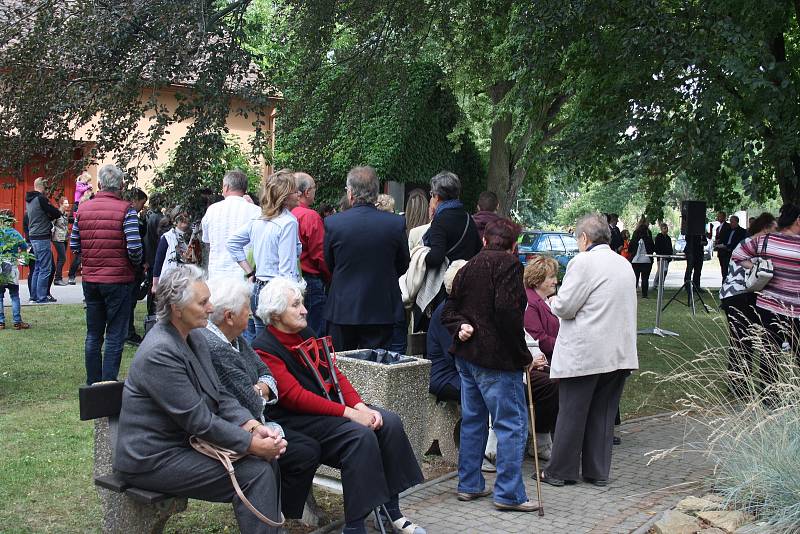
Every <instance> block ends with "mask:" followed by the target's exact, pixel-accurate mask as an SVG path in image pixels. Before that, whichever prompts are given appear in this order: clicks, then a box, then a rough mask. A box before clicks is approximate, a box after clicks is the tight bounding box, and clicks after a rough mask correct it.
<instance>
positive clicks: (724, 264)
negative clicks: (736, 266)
mask: <svg viewBox="0 0 800 534" xmlns="http://www.w3.org/2000/svg"><path fill="white" fill-rule="evenodd" d="M732 255H733V252H731V251H730V250H718V251H717V259H718V260H719V268H720V270H721V271H722V281H723V282H724V281H725V278H727V276H728V267H729V266H730V261H731V256H732Z"/></svg>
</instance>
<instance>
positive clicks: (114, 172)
mask: <svg viewBox="0 0 800 534" xmlns="http://www.w3.org/2000/svg"><path fill="white" fill-rule="evenodd" d="M124 176H125V174H124V173H123V172H122V169H120V168H119V167H117V166H116V165H112V164H110V163H108V164H106V165H103V166H102V167H100V170H99V171H97V181H98V182H100V186H101V187H102V188H103V191H119V190H120V189H122V179H123V177H124Z"/></svg>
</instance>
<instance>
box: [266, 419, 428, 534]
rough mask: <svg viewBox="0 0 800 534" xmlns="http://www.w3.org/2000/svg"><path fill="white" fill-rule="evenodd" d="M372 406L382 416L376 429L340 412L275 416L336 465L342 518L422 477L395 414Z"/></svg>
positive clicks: (364, 509)
mask: <svg viewBox="0 0 800 534" xmlns="http://www.w3.org/2000/svg"><path fill="white" fill-rule="evenodd" d="M375 409H376V410H378V411H380V412H381V415H382V416H383V426H382V427H381V428H380V429H379V430H377V431H373V430H370V429H369V428H367V427H365V426H363V425H360V424H358V423H354V422H352V421H350V420H349V419H347V418H345V417H333V416H325V415H289V416H285V417H281V418H279V419H277V421H278V422H279V423H280V424H281V426H282V427H283V428H284V429H291V430H295V431H298V432H301V433H303V434H305V435H306V436H308V437H311V438H313V439H314V440H316V441H317V443H319V446H320V449H321V450H322V456H321V461H322V463H323V464H325V465H328V466H330V467H335V468H337V469H340V470H341V472H342V488H343V490H344V517H345V520H346V521H356V520H359V519H361V518H363V517H365V516H366V515H367V514H369V513H370V512H371V511H372V510H374V509H375V508H377V507H378V506H380V505H381V504H385V503H386V502H387V501H388V500H389V499H390V498H391V497H393V496H395V495H397V494H399V493H400V492H402V491H404V490H406V489H408V488H410V487H412V486H415V485H417V484H419V483H421V482H422V481H423V477H422V471H421V470H420V468H419V465H418V464H417V459H416V458H415V457H414V451H413V450H412V448H411V443H409V441H408V436H406V432H405V430H404V429H403V423H402V421H400V417H398V415H397V414H396V413H394V412H390V411H388V410H384V409H381V408H375ZM287 439H288V438H287Z"/></svg>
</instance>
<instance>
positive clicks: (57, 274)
mask: <svg viewBox="0 0 800 534" xmlns="http://www.w3.org/2000/svg"><path fill="white" fill-rule="evenodd" d="M53 246H54V247H55V248H56V268H55V269H53V276H52V277H53V279H54V280H55V281H56V282H58V281H59V280H61V277H62V276H63V273H64V264H65V263H67V242H66V241H53Z"/></svg>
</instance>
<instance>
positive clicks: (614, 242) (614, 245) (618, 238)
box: [606, 213, 625, 254]
mask: <svg viewBox="0 0 800 534" xmlns="http://www.w3.org/2000/svg"><path fill="white" fill-rule="evenodd" d="M606 220H607V221H608V229H609V230H610V231H611V241H609V242H608V246H609V247H610V248H611V250H613V251H614V252H616V253H617V254H619V253H620V251H621V250H622V246H623V245H624V244H625V240H624V239H622V232H620V230H619V227H618V226H617V224H618V223H619V215H617V214H616V213H609V214H607V215H606Z"/></svg>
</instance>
